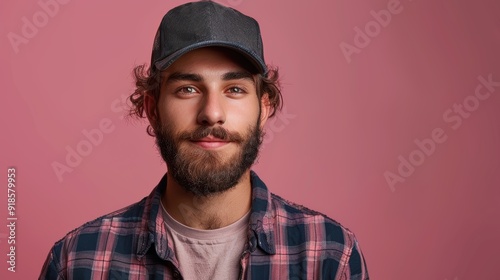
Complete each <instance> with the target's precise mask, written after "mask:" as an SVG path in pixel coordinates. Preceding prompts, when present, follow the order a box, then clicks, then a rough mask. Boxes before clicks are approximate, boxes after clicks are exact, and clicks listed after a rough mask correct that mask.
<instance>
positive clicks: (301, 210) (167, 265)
mask: <svg viewBox="0 0 500 280" xmlns="http://www.w3.org/2000/svg"><path fill="white" fill-rule="evenodd" d="M166 178H167V176H164V177H163V179H162V180H161V181H160V183H159V184H158V186H157V187H156V188H155V189H154V190H153V192H152V193H151V194H150V195H149V196H148V197H146V198H144V199H142V200H141V201H139V202H138V203H135V204H133V205H131V206H128V207H126V208H123V209H121V210H118V211H116V212H113V213H111V214H108V215H105V216H103V217H100V218H98V219H96V220H94V221H92V222H89V223H86V224H85V225H83V226H81V227H79V228H77V229H75V230H73V231H71V232H70V233H68V234H67V235H66V236H65V237H64V238H63V239H61V240H60V241H58V242H56V243H55V245H54V246H53V247H52V249H51V251H50V252H49V255H48V257H47V260H46V261H45V264H44V266H43V268H42V272H41V275H40V278H39V279H117V280H118V279H183V278H182V275H181V272H180V271H179V269H178V267H179V263H178V261H177V259H176V257H175V254H174V252H175V249H174V248H173V244H172V241H171V240H167V234H166V232H165V228H164V220H163V215H162V213H161V206H160V203H161V202H160V197H161V196H162V194H163V192H164V190H165V186H166V183H167V182H166ZM251 184H252V209H251V214H250V224H249V229H248V243H247V246H246V249H245V251H244V252H243V254H242V256H241V260H240V264H241V266H240V279H259V280H262V279H356V280H358V279H359V280H365V279H369V277H368V272H367V270H366V265H365V261H364V258H363V255H362V253H361V251H360V248H359V245H358V242H357V241H356V239H355V237H354V234H353V233H352V232H350V231H349V230H348V229H346V228H344V227H342V226H341V225H340V224H339V223H337V222H336V221H334V220H332V219H330V218H328V217H326V216H325V215H323V214H321V213H318V212H314V211H312V210H309V209H307V208H305V207H302V206H299V205H296V204H293V203H291V202H288V201H286V200H284V199H282V198H280V197H278V196H276V195H274V194H271V193H270V192H269V191H268V190H267V187H266V186H265V184H264V183H263V182H262V181H261V180H260V179H259V177H258V176H257V175H256V174H255V173H254V172H253V171H252V172H251Z"/></svg>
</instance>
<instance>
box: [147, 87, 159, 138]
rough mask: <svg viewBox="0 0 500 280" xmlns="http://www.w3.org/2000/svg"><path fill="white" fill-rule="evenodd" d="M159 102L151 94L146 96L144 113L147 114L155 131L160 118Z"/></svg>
mask: <svg viewBox="0 0 500 280" xmlns="http://www.w3.org/2000/svg"><path fill="white" fill-rule="evenodd" d="M157 102H158V101H157V100H156V98H154V96H153V95H151V94H150V93H149V92H147V93H145V94H144V112H145V113H146V116H147V117H148V120H149V124H150V125H151V127H152V128H153V129H154V128H155V127H157V124H158V122H159V118H160V116H159V114H158V106H157Z"/></svg>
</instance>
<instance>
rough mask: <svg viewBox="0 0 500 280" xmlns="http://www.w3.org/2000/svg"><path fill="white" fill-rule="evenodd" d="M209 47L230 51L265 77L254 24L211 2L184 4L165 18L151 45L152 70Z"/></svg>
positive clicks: (163, 68) (264, 66) (230, 9)
mask: <svg viewBox="0 0 500 280" xmlns="http://www.w3.org/2000/svg"><path fill="white" fill-rule="evenodd" d="M210 46H216V47H226V48H229V49H232V50H234V51H236V52H238V53H240V54H242V55H243V56H244V57H245V58H247V59H248V60H249V61H250V62H251V63H252V65H253V66H255V68H256V69H257V70H258V72H259V73H261V74H263V75H266V74H267V67H266V63H265V62H264V49H263V45H262V37H261V34H260V28H259V24H258V23H257V21H256V20H255V19H253V18H251V17H249V16H246V15H244V14H242V13H240V12H239V11H237V10H235V9H233V8H229V7H226V6H223V5H220V4H218V3H215V2H212V1H200V2H191V3H187V4H183V5H181V6H177V7H175V8H173V9H171V10H170V11H168V12H167V14H165V16H164V17H163V19H162V21H161V23H160V26H159V28H158V31H157V32H156V36H155V40H154V43H153V52H152V55H151V67H152V68H153V69H155V70H159V71H162V70H165V69H166V68H167V67H169V66H170V65H172V63H174V62H175V61H176V60H177V59H178V58H180V57H181V56H182V55H183V54H185V53H187V52H190V51H192V50H195V49H198V48H202V47H210Z"/></svg>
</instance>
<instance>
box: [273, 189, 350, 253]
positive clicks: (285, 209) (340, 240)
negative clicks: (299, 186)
mask: <svg viewBox="0 0 500 280" xmlns="http://www.w3.org/2000/svg"><path fill="white" fill-rule="evenodd" d="M271 201H272V204H273V208H274V212H275V215H276V217H277V219H276V221H277V223H278V226H279V227H285V228H286V229H287V231H286V232H287V233H290V232H293V231H303V232H304V234H305V235H304V236H305V237H304V238H311V239H314V241H324V242H327V243H328V242H333V243H336V245H337V246H338V245H342V246H345V247H347V248H352V247H353V246H354V243H355V236H354V233H353V232H352V231H351V230H349V229H348V228H347V227H345V226H343V225H342V224H341V223H339V222H337V221H336V220H334V219H332V218H330V217H328V216H327V215H325V214H323V213H321V212H318V211H315V210H312V209H310V208H307V207H305V206H303V205H300V204H297V203H294V202H291V201H289V200H286V199H284V198H282V197H280V196H278V195H276V194H273V193H272V194H271ZM304 241H306V242H307V241H312V240H304Z"/></svg>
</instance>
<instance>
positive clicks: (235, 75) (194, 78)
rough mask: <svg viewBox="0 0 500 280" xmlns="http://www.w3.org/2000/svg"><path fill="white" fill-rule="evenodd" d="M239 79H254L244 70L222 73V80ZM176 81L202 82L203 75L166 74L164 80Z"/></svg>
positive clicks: (167, 81)
mask: <svg viewBox="0 0 500 280" xmlns="http://www.w3.org/2000/svg"><path fill="white" fill-rule="evenodd" d="M240 79H245V80H249V81H251V82H253V81H254V80H253V76H252V74H250V73H249V72H246V71H233V72H227V73H224V74H223V75H222V80H224V81H231V80H240ZM177 81H191V82H202V81H203V77H202V76H201V75H198V74H192V73H181V72H174V73H172V74H170V75H169V76H168V78H167V79H166V81H165V82H166V83H169V82H177Z"/></svg>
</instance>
